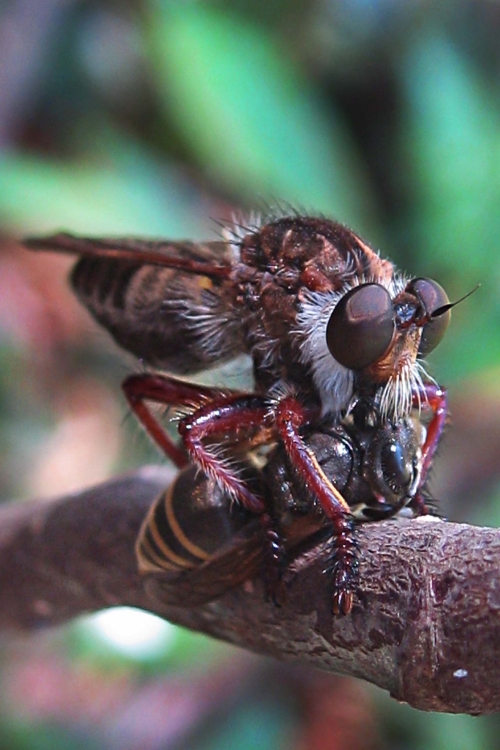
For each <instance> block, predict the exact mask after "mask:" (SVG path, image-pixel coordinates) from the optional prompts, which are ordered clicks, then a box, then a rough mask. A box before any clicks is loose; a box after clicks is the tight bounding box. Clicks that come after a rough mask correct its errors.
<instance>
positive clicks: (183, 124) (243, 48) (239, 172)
mask: <svg viewBox="0 0 500 750" xmlns="http://www.w3.org/2000/svg"><path fill="white" fill-rule="evenodd" d="M150 7H151V15H150V23H149V27H148V29H147V33H148V35H149V36H148V39H149V40H150V42H151V45H150V52H151V56H152V62H153V66H154V69H155V71H156V76H157V84H158V89H159V92H160V94H161V96H162V98H163V102H164V108H165V112H166V115H167V116H169V117H171V118H173V119H174V120H175V122H176V124H177V127H178V129H179V130H180V133H181V136H182V137H183V138H184V139H185V141H186V142H187V143H188V144H189V145H190V147H191V148H192V149H193V151H194V152H195V154H196V158H197V159H198V160H199V161H200V162H201V163H202V164H203V165H204V166H205V168H206V169H207V170H208V171H210V172H211V174H212V176H213V177H214V178H215V179H216V180H218V181H219V182H220V183H221V184H223V185H225V186H226V187H228V188H230V189H232V190H235V191H237V192H238V193H239V194H240V195H241V196H242V197H243V198H244V199H245V200H247V201H248V200H250V201H253V202H255V200H256V199H257V200H259V199H264V200H270V201H271V202H272V201H273V200H282V201H288V202H292V203H293V204H295V205H297V206H299V207H305V209H306V210H314V211H316V212H318V211H324V212H326V213H329V214H332V215H335V216H337V217H339V218H341V219H342V220H347V221H349V222H352V223H354V224H356V225H358V226H359V224H360V223H361V221H362V220H363V221H366V214H367V212H368V211H369V200H368V190H367V188H366V181H365V178H364V174H363V172H362V169H361V167H360V164H359V162H358V159H357V156H356V153H355V151H354V148H353V145H352V143H351V142H350V140H349V137H348V135H347V133H346V130H345V129H344V126H343V123H342V122H341V120H340V118H339V116H338V114H337V113H336V112H335V110H334V109H333V107H332V106H331V105H330V104H329V106H328V110H327V108H326V106H325V104H324V102H322V101H321V98H320V96H319V95H318V93H317V92H315V91H314V86H313V85H312V84H311V82H310V81H309V80H307V79H306V78H305V77H304V76H303V75H302V74H301V73H300V72H299V70H298V69H297V67H296V66H295V64H294V63H293V62H292V60H291V59H290V58H288V57H287V54H286V50H285V49H282V50H280V49H279V47H278V45H277V44H276V43H275V41H274V40H273V39H272V38H271V37H270V36H269V35H268V33H267V32H266V31H265V30H264V29H263V28H259V27H258V26H255V25H253V24H252V23H251V22H249V21H248V20H247V19H243V18H239V17H238V16H236V15H230V14H228V13H222V12H220V11H218V10H216V9H214V8H213V7H208V6H207V5H206V4H205V5H203V4H201V3H200V4H195V3H181V4H176V3H170V2H169V3H167V2H159V1H158V0H157V1H156V2H154V0H151V3H150Z"/></svg>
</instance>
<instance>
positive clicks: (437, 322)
mask: <svg viewBox="0 0 500 750" xmlns="http://www.w3.org/2000/svg"><path fill="white" fill-rule="evenodd" d="M408 291H410V292H412V293H413V294H415V295H416V296H417V297H418V299H419V300H420V303H421V305H422V308H423V311H424V314H425V315H426V316H427V317H428V318H429V322H428V323H426V324H425V325H424V327H423V330H422V338H421V339H420V346H419V347H418V353H419V356H421V357H423V356H425V355H426V354H428V353H429V352H431V351H432V350H433V349H435V348H436V346H437V345H438V344H439V342H440V341H441V339H442V338H443V336H444V334H445V331H446V329H447V328H448V324H449V322H450V317H451V311H450V309H449V308H448V307H447V306H448V305H449V304H450V300H449V299H448V295H447V294H446V292H445V291H444V289H443V287H442V286H441V285H440V284H438V283H437V281H433V280H432V279H413V281H412V282H410V284H409V285H408ZM443 308H444V309H443Z"/></svg>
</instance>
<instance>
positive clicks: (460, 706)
mask: <svg viewBox="0 0 500 750" xmlns="http://www.w3.org/2000/svg"><path fill="white" fill-rule="evenodd" d="M170 478H171V474H170V473H169V472H168V471H166V470H162V469H157V468H149V469H144V470H142V471H140V472H138V473H136V474H133V475H130V476H128V477H123V478H121V479H117V480H114V481H112V482H108V483H106V484H103V485H99V486H98V487H95V488H93V489H91V490H87V491H85V492H81V493H78V494H75V495H72V496H68V497H62V498H58V499H56V500H53V501H50V502H30V503H17V504H11V505H7V506H3V507H2V508H1V509H0V516H1V518H0V627H2V628H4V629H16V630H18V629H34V628H39V627H40V626H43V625H51V624H55V623H59V622H62V621H65V620H68V619H70V618H72V617H74V616H76V615H78V614H80V613H82V612H89V611H94V610H98V609H101V608H103V607H108V606H113V605H132V606H137V607H142V608H144V609H147V610H150V611H151V612H155V613H156V614H159V615H161V616H162V617H165V618H167V619H169V620H171V621H172V622H175V623H179V624H181V625H185V626H186V627H189V628H193V629H195V630H200V631H203V632H205V633H209V634H211V635H213V636H216V637H218V638H222V639H224V640H227V641H230V642H232V643H235V644H238V645H240V646H244V647H246V648H250V649H253V650H254V651H258V652H260V653H264V654H268V655H271V656H275V657H277V658H280V659H286V660H294V661H297V662H301V663H307V664H310V665H314V666H317V667H320V668H322V669H326V670H331V671H334V672H339V673H342V674H347V675H352V676H355V677H360V678H363V679H365V680H368V681H370V682H372V683H374V684H376V685H379V686H380V687H382V688H384V689H386V690H388V691H390V693H391V695H392V696H394V697H395V698H397V699H398V700H401V701H406V702H408V703H409V704H410V705H412V706H414V707H416V708H420V709H424V710H433V711H447V712H462V713H471V714H485V713H491V712H495V711H499V710H500V670H499V668H498V664H499V656H500V579H499V574H498V571H499V570H500V531H497V530H495V529H488V528H478V527H472V526H466V525H458V524H453V523H445V522H440V521H436V520H426V519H418V520H407V521H397V522H395V521H386V522H380V523H375V524H365V525H364V526H363V527H362V528H361V529H360V531H359V540H360V544H361V550H362V556H361V577H360V581H361V584H360V589H359V592H358V595H357V597H356V600H355V604H354V608H353V611H352V613H351V614H350V615H349V616H347V617H343V618H334V617H333V616H332V614H331V612H330V602H331V597H330V587H329V581H328V578H327V576H325V575H324V574H323V573H322V570H323V567H324V565H325V564H326V562H327V552H328V547H327V545H326V544H325V543H322V544H317V545H316V546H314V547H313V548H311V549H309V550H308V551H307V552H306V553H304V554H303V555H302V556H301V557H299V558H298V559H297V560H296V561H295V563H294V564H293V566H292V567H291V568H290V570H289V571H288V572H287V578H286V582H287V592H288V595H287V601H286V603H284V604H283V606H281V607H277V606H275V605H273V604H272V603H269V602H267V601H266V600H265V597H264V593H263V592H264V587H263V584H262V581H260V580H256V581H253V582H248V583H246V584H244V585H243V586H242V587H240V588H239V589H237V590H235V591H233V592H231V593H229V594H227V595H226V596H224V597H223V598H222V599H218V600H217V601H214V602H211V603H209V604H205V605H204V606H200V607H196V608H189V609H188V608H181V607H178V606H172V605H169V604H168V601H166V600H165V595H164V590H163V592H162V576H160V577H158V576H156V577H155V576H146V577H141V576H140V575H139V574H138V572H137V567H136V561H135V556H134V542H135V539H136V536H137V533H138V529H139V526H140V524H141V521H142V519H143V517H144V515H145V513H146V511H147V509H148V507H149V505H150V503H151V502H152V500H153V499H154V498H155V496H156V495H157V493H158V491H159V490H160V489H163V488H164V487H165V484H166V483H167V482H168V481H169V479H170Z"/></svg>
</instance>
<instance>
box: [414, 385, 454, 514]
mask: <svg viewBox="0 0 500 750" xmlns="http://www.w3.org/2000/svg"><path fill="white" fill-rule="evenodd" d="M423 397H424V398H423V399H422V394H421V393H418V394H414V396H413V406H414V407H419V406H420V405H421V404H422V405H423V406H424V407H425V406H428V407H429V408H430V409H432V412H433V416H432V419H431V421H430V424H429V426H428V428H427V436H426V438H425V443H424V445H423V446H422V476H421V480H420V486H422V485H423V484H424V483H425V480H426V479H427V474H428V473H429V469H430V467H431V464H432V459H433V458H434V455H435V453H436V450H437V447H438V443H439V440H440V438H441V435H442V433H443V429H444V426H445V423H446V417H447V414H448V398H447V394H446V391H445V390H444V388H440V386H438V385H435V384H433V383H426V385H425V390H424V393H423ZM411 507H412V508H413V510H414V511H415V512H416V513H417V514H418V515H426V514H428V513H429V508H428V507H427V504H426V502H425V500H424V498H423V497H422V494H421V493H420V491H418V492H417V494H416V495H415V497H414V498H413V500H412V502H411Z"/></svg>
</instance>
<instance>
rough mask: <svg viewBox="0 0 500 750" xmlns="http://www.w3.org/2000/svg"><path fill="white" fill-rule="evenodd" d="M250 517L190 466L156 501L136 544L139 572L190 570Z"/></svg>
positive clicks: (223, 543) (214, 550)
mask: <svg viewBox="0 0 500 750" xmlns="http://www.w3.org/2000/svg"><path fill="white" fill-rule="evenodd" d="M250 518H251V516H250V514H248V513H247V512H245V511H244V510H243V509H242V508H241V507H239V506H238V505H237V504H236V503H233V502H231V500H230V498H229V497H228V496H227V495H225V494H224V493H223V492H222V491H221V490H220V489H219V488H218V487H217V485H216V484H215V483H214V482H211V481H210V480H207V478H206V477H205V476H204V475H203V474H200V472H199V470H198V469H197V468H196V467H194V466H190V467H188V468H187V469H185V470H184V471H183V472H181V473H180V474H179V475H178V477H177V478H176V479H175V481H174V482H173V484H172V485H171V487H170V488H169V489H168V490H167V491H165V492H163V493H162V494H161V495H160V496H159V497H158V498H157V499H156V501H155V502H154V504H153V506H152V507H151V508H150V510H149V512H148V515H147V516H146V518H145V520H144V522H143V524H142V527H141V531H140V533H139V538H138V540H137V543H136V556H137V560H138V563H139V569H140V571H141V573H159V572H169V571H170V572H182V571H189V570H192V569H193V568H196V567H197V566H199V565H202V564H203V563H205V562H207V561H209V560H210V558H211V557H212V556H213V555H214V554H215V553H216V552H218V551H219V550H220V549H221V548H222V547H223V546H224V545H225V544H226V543H227V542H229V541H230V540H231V539H232V538H233V536H234V534H235V533H236V532H237V531H240V530H241V529H242V528H243V527H244V526H245V525H246V524H247V523H248V521H249V520H250Z"/></svg>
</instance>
